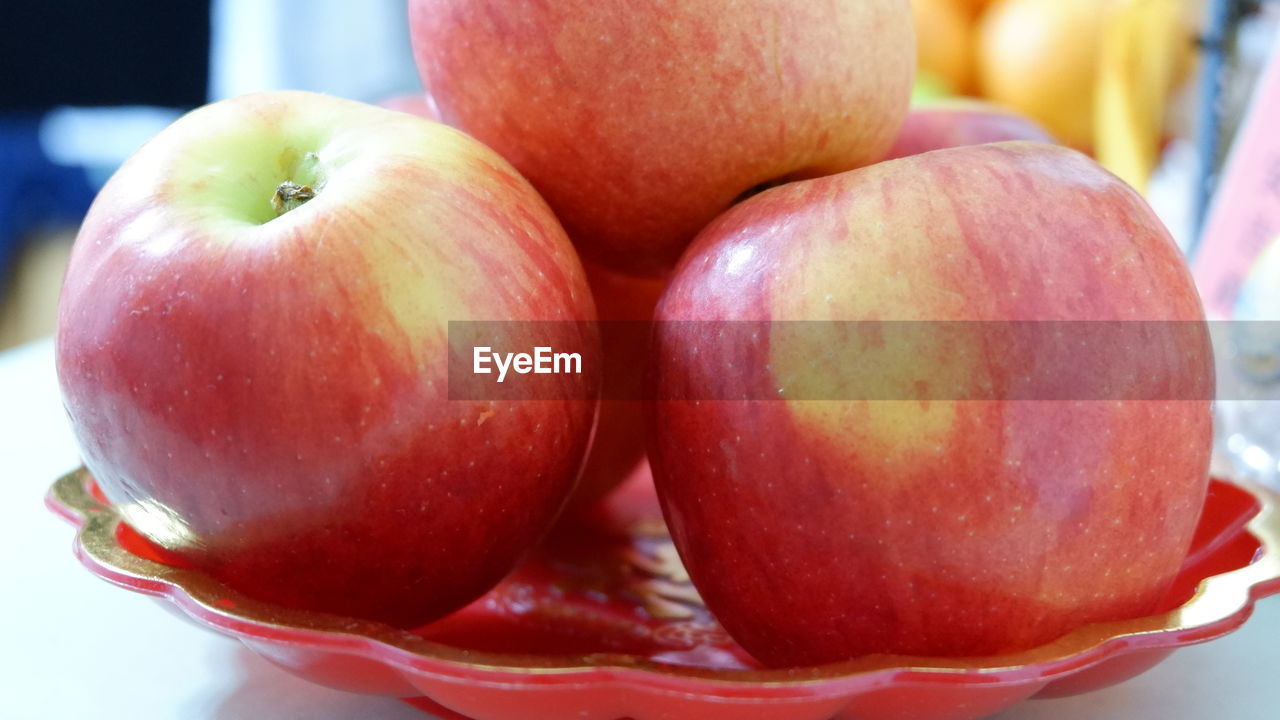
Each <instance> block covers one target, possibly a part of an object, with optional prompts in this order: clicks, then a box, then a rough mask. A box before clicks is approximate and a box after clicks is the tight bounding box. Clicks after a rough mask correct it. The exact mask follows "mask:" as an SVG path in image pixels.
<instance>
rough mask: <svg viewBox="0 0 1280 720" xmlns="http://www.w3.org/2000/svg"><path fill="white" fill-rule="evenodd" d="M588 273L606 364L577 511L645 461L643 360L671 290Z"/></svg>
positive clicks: (596, 270) (595, 269) (657, 283)
mask: <svg viewBox="0 0 1280 720" xmlns="http://www.w3.org/2000/svg"><path fill="white" fill-rule="evenodd" d="M586 271H587V282H588V283H589V284H590V285H591V294H592V296H593V297H594V298H595V301H596V314H597V315H598V316H599V318H600V345H601V347H600V350H601V353H602V356H603V363H604V364H603V371H602V387H601V391H600V396H601V400H600V417H599V419H598V420H597V422H596V434H595V438H594V439H593V440H592V443H591V450H590V452H588V453H587V463H586V466H585V467H584V468H583V471H582V479H581V480H580V481H579V482H578V488H577V490H575V491H574V494H573V498H572V499H571V500H570V504H571V506H573V507H574V508H577V509H582V508H586V507H588V506H590V505H592V504H593V503H595V502H596V501H597V500H599V499H600V498H602V497H604V496H605V494H607V493H608V492H609V491H610V490H612V489H613V488H615V487H617V485H618V484H619V483H621V482H622V481H623V480H625V479H626V478H627V477H628V476H629V475H631V474H632V472H633V471H634V470H635V469H636V466H637V465H639V464H640V461H641V460H643V459H644V447H645V424H644V404H643V403H642V402H641V398H642V397H643V395H644V369H645V363H644V356H645V350H646V348H647V345H648V341H649V332H650V327H651V321H652V320H653V310H654V307H655V306H656V305H657V304H658V298H659V297H661V295H662V289H663V288H664V287H666V281H664V280H653V279H648V278H634V277H628V276H626V275H620V274H618V273H615V272H611V271H609V270H605V269H604V268H601V267H599V266H595V265H591V264H590V263H587V264H586Z"/></svg>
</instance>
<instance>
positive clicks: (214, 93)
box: [0, 0, 421, 350]
mask: <svg viewBox="0 0 1280 720" xmlns="http://www.w3.org/2000/svg"><path fill="white" fill-rule="evenodd" d="M4 16H5V21H4V23H3V25H0V350H2V349H4V348H6V347H10V346H13V345H17V344H20V343H22V342H26V341H28V340H32V339H36V338H40V337H44V336H47V335H49V334H51V333H52V332H53V323H54V315H55V310H56V305H57V296H58V290H59V287H60V284H61V280H62V274H63V270H64V269H65V267H66V262H67V256H68V254H69V252H70V248H71V243H72V240H73V239H74V238H75V232H76V227H77V224H78V223H79V221H80V218H81V217H82V216H83V215H84V212H85V210H87V209H88V206H89V203H90V201H92V199H93V196H94V194H95V193H96V192H97V189H98V188H99V187H100V186H101V184H102V183H103V182H105V181H106V179H107V178H108V177H109V176H110V175H111V173H112V172H113V171H114V170H115V168H116V167H117V166H118V165H119V164H120V163H121V162H122V161H123V160H124V159H125V158H126V157H128V156H129V155H130V154H131V153H132V152H133V151H134V150H135V149H137V148H138V146H140V145H141V144H142V143H143V142H145V141H146V140H147V139H148V138H149V137H151V136H152V135H154V134H155V133H156V132H158V131H159V130H160V129H162V128H163V127H165V126H166V125H168V124H169V123H171V122H173V120H175V119H176V118H177V117H178V116H179V115H180V114H181V113H183V112H184V111H186V110H190V109H192V108H194V107H196V106H199V105H202V104H204V103H206V102H209V101H212V100H218V99H222V98H225V97H230V96H233V95H240V94H244V93H248V92H256V91H260V90H273V89H284V88H293V89H303V90H315V91H318V92H325V93H330V94H333V95H339V96H343V97H348V98H352V99H355V100H363V101H368V102H377V101H380V100H384V99H386V98H388V97H391V96H395V95H399V94H404V93H415V92H420V90H421V85H420V83H419V81H418V76H417V71H416V70H415V69H414V66H413V57H412V53H411V51H410V48H409V30H408V23H407V18H406V12H405V2H404V0H360V2H351V1H350V0H186V1H184V2H173V1H172V0H130V2H107V3H104V2H101V1H100V0H59V1H58V2H35V3H16V2H15V3H6V5H5V9H4Z"/></svg>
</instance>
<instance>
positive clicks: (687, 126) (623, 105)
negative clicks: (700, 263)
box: [409, 0, 915, 275]
mask: <svg viewBox="0 0 1280 720" xmlns="http://www.w3.org/2000/svg"><path fill="white" fill-rule="evenodd" d="M409 13H410V15H409V19H410V28H411V32H412V41H413V48H414V53H415V56H416V59H417V63H418V69H419V72H420V74H421V76H422V79H423V85H424V86H425V87H426V88H427V90H428V92H430V93H431V94H432V96H433V97H434V98H435V100H436V102H437V104H438V105H439V108H440V112H441V116H442V117H443V118H444V120H445V122H447V123H449V124H451V125H455V126H456V127H459V128H461V129H462V130H464V131H466V132H467V133H469V134H471V135H472V136H474V137H476V138H478V139H479V140H480V141H481V142H483V143H485V144H486V145H489V146H490V147H492V148H494V149H495V150H497V151H498V152H499V153H500V154H502V156H503V157H505V158H507V159H508V160H510V161H511V163H512V164H513V165H515V166H516V168H517V169H519V170H520V172H522V173H524V175H525V176H526V177H528V178H529V180H530V181H531V182H532V183H533V185H534V186H535V187H536V188H537V189H538V190H539V191H540V192H541V193H542V194H543V196H544V197H545V198H547V202H548V203H549V204H550V205H551V207H552V208H553V209H554V210H555V212H556V214H557V216H558V217H559V218H560V220H561V221H562V222H563V223H564V225H565V229H566V230H567V231H568V232H569V236H570V237H571V238H573V240H574V242H575V243H576V244H577V246H578V248H579V249H580V250H581V252H582V253H583V256H584V257H586V258H588V259H590V260H593V261H595V262H598V263H601V264H604V265H606V266H608V267H610V268H611V269H614V270H617V271H622V272H627V273H630V274H641V273H645V274H651V275H657V274H661V273H662V272H664V271H666V270H669V269H670V268H671V267H672V266H673V265H674V264H675V261H676V259H677V258H678V257H679V255H680V252H681V251H682V250H683V249H684V248H685V246H686V245H687V244H688V242H689V240H690V239H692V237H693V236H694V235H695V234H696V233H697V232H698V231H699V230H701V229H702V227H703V226H704V225H706V224H707V223H708V222H710V221H711V220H712V219H713V218H714V217H715V216H716V215H718V214H720V213H721V212H722V211H724V210H725V209H726V208H728V207H729V206H730V205H731V204H733V203H734V202H735V200H736V199H737V198H739V197H741V196H743V195H744V194H745V193H748V192H750V191H752V190H753V189H754V188H757V187H758V186H761V185H764V184H768V183H774V182H777V181H779V180H782V179H787V178H797V177H814V176H819V175H826V174H830V173H833V172H839V171H842V170H848V169H850V168H854V167H858V166H861V165H865V164H868V163H872V162H875V161H877V160H879V159H880V158H881V157H882V156H883V154H884V151H885V150H886V149H887V148H888V147H889V144H890V143H891V142H892V141H893V138H894V136H895V135H896V134H897V131H898V126H899V124H900V123H901V122H902V117H903V115H904V114H905V113H906V109H907V101H908V97H909V95H910V91H911V83H912V75H913V70H914V64H915V47H914V40H913V31H912V21H911V12H910V6H909V3H908V2H906V0H816V1H813V2H804V3H789V2H779V1H778V0H740V1H739V2H736V3H733V4H732V5H731V6H726V5H724V4H721V3H709V2H704V1H703V0H677V1H675V2H664V3H632V2H624V1H623V0H560V1H558V2H553V3H545V2H515V1H513V0H412V1H411V2H410V3H409Z"/></svg>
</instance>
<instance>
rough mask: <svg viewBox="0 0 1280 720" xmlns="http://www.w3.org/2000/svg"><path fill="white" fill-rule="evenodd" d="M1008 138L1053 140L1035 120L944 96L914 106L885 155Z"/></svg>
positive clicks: (889, 157) (976, 101)
mask: <svg viewBox="0 0 1280 720" xmlns="http://www.w3.org/2000/svg"><path fill="white" fill-rule="evenodd" d="M1005 140H1030V141H1033V142H1043V143H1052V142H1054V140H1053V137H1052V136H1051V135H1049V133H1047V132H1045V130H1044V129H1043V128H1041V127H1040V126H1039V125H1036V124H1035V123H1034V122H1032V121H1030V120H1028V119H1027V118H1024V117H1022V116H1021V115H1018V114H1016V113H1013V112H1010V111H1008V110H1004V109H1002V108H1000V107H999V106H996V105H992V104H990V103H985V102H982V101H979V100H944V101H940V102H936V103H932V104H929V105H922V106H918V107H913V108H911V111H910V112H908V113H907V119H906V121H904V122H903V123H902V130H901V131H900V132H899V133H898V139H897V140H895V141H894V142H893V147H891V148H890V149H889V154H888V155H887V156H886V159H890V160H892V159H894V158H900V157H907V156H909V155H919V154H920V153H924V152H929V151H931V150H941V149H943V148H952V147H963V146H965V145H981V144H983V143H993V142H1001V141H1005Z"/></svg>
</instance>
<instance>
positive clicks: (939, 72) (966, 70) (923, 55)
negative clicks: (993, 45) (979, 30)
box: [911, 0, 976, 95]
mask: <svg viewBox="0 0 1280 720" xmlns="http://www.w3.org/2000/svg"><path fill="white" fill-rule="evenodd" d="M969 1H970V0H911V15H912V17H913V18H914V19H915V24H916V61H917V65H918V72H919V73H920V74H921V75H928V76H930V79H932V80H938V81H941V82H942V83H944V84H945V85H946V87H947V90H948V91H949V92H951V93H953V94H957V95H962V94H967V93H971V92H973V90H974V89H975V87H976V82H975V78H974V67H973V23H972V22H971V21H970V19H969V16H968V14H967V9H966V8H965V7H964V5H966V4H967V3H968V2H969Z"/></svg>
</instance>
